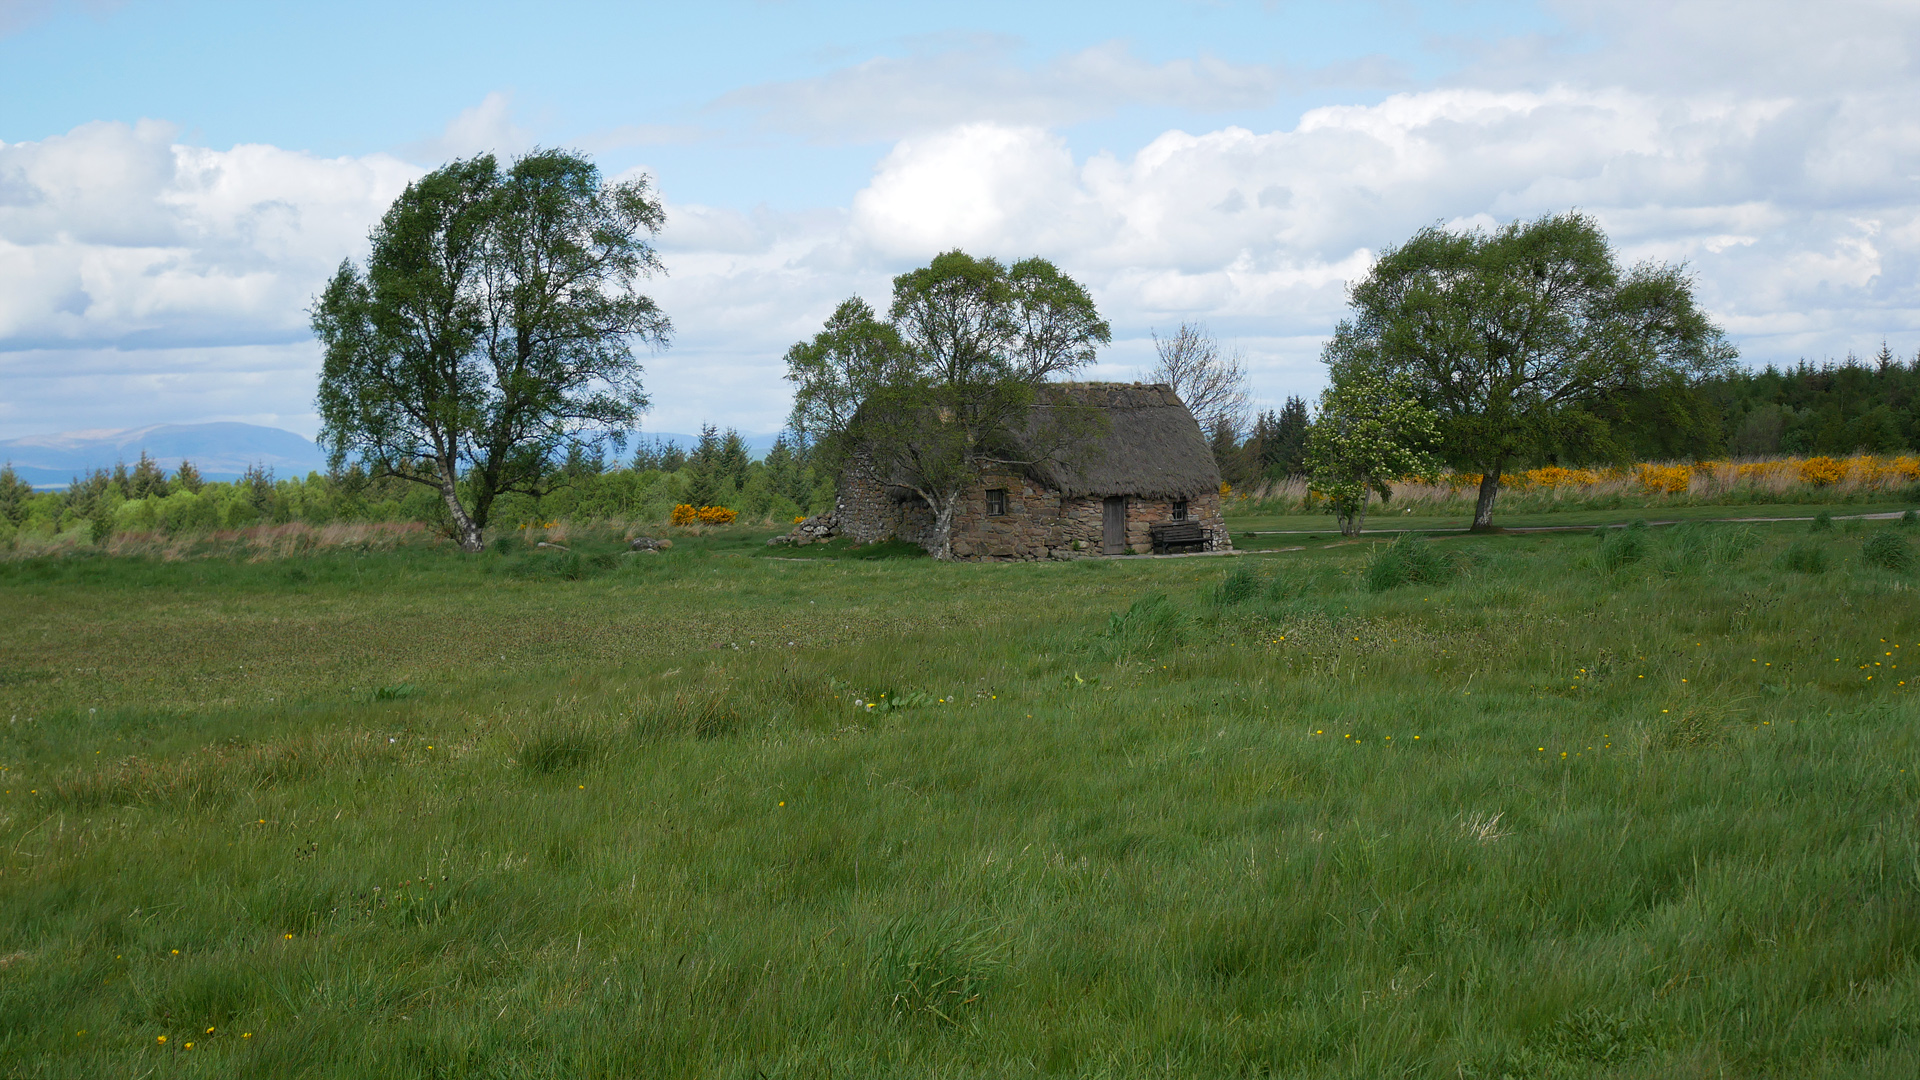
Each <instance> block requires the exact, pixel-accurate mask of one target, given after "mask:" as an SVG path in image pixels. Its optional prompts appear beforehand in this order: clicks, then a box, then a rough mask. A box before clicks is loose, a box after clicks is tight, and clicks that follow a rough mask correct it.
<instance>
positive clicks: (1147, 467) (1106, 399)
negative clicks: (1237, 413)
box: [1031, 383, 1220, 499]
mask: <svg viewBox="0 0 1920 1080" xmlns="http://www.w3.org/2000/svg"><path fill="white" fill-rule="evenodd" d="M1059 404H1071V405H1075V406H1081V407H1091V408H1095V409H1099V410H1100V415H1102V416H1104V417H1105V418H1106V423H1105V424H1104V425H1102V426H1104V427H1105V428H1106V431H1105V433H1104V434H1101V435H1098V436H1096V437H1092V438H1089V439H1086V440H1082V441H1080V442H1078V443H1076V444H1074V445H1070V446H1068V447H1066V448H1064V449H1063V450H1061V451H1059V452H1056V453H1055V454H1053V455H1051V456H1049V457H1048V458H1047V459H1045V460H1042V461H1041V462H1040V463H1039V464H1037V465H1035V466H1033V467H1032V468H1031V472H1032V473H1033V475H1034V479H1036V480H1039V481H1040V482H1041V483H1043V484H1045V485H1046V486H1047V487H1050V488H1053V489H1055V490H1057V491H1059V492H1060V493H1061V494H1063V495H1070V496H1075V497H1082V496H1089V495H1093V496H1107V495H1137V496H1139V497H1141V498H1146V499H1185V498H1191V497H1192V496H1195V495H1199V494H1202V493H1203V492H1208V491H1217V490H1219V488H1220V469H1219V466H1218V465H1216V464H1215V463H1214V460H1213V449H1212V448H1211V447H1209V446H1208V445H1207V440H1206V438H1205V437H1204V436H1203V435H1202V434H1201V433H1200V424H1199V422H1198V421H1196V420H1195V419H1194V418H1193V414H1192V413H1190V412H1188V411H1187V407H1186V405H1185V404H1183V403H1182V402H1181V401H1180V398H1179V397H1178V396H1177V395H1176V394H1174V392H1173V388H1172V387H1170V386H1167V385H1166V384H1164V383H1153V384H1146V383H1055V384H1052V385H1049V386H1047V387H1045V388H1044V389H1043V392H1042V396H1041V405H1040V406H1039V408H1048V407H1052V406H1057V405H1059Z"/></svg>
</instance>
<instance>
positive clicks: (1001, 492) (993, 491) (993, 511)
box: [987, 488, 1007, 517]
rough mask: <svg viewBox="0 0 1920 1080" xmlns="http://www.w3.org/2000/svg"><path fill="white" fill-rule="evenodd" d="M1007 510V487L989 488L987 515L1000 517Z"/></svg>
mask: <svg viewBox="0 0 1920 1080" xmlns="http://www.w3.org/2000/svg"><path fill="white" fill-rule="evenodd" d="M1006 512H1007V489H1006V488H988V489H987V516H988V517H999V516H1000V515H1002V514H1004V513H1006Z"/></svg>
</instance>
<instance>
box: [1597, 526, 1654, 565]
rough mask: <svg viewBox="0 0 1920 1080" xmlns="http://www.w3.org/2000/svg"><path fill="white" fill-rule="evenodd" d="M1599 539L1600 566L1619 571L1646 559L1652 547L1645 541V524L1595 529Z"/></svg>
mask: <svg viewBox="0 0 1920 1080" xmlns="http://www.w3.org/2000/svg"><path fill="white" fill-rule="evenodd" d="M1595 532H1596V534H1597V535H1598V536H1599V537H1600V554H1599V558H1600V566H1601V568H1602V569H1606V570H1619V569H1622V568H1624V567H1627V566H1631V565H1633V564H1634V563H1637V562H1639V561H1640V560H1642V559H1644V558H1646V557H1647V552H1648V549H1649V548H1650V547H1651V546H1652V545H1651V544H1650V543H1649V542H1648V540H1647V523H1646V522H1645V521H1635V522H1634V523H1633V524H1631V525H1628V526H1627V527H1626V528H1624V529H1597V530H1595Z"/></svg>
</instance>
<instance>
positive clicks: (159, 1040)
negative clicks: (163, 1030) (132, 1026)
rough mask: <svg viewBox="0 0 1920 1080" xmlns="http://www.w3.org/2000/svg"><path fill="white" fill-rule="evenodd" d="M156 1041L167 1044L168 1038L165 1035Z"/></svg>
mask: <svg viewBox="0 0 1920 1080" xmlns="http://www.w3.org/2000/svg"><path fill="white" fill-rule="evenodd" d="M155 1041H156V1042H166V1041H167V1037H166V1036H165V1035H162V1036H160V1037H159V1038H158V1039H156V1040H155Z"/></svg>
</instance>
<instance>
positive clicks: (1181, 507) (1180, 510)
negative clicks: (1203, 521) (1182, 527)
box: [1173, 499, 1187, 521]
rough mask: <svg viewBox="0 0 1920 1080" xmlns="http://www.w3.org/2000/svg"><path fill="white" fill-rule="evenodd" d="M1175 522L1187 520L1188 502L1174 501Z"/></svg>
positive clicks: (1183, 500)
mask: <svg viewBox="0 0 1920 1080" xmlns="http://www.w3.org/2000/svg"><path fill="white" fill-rule="evenodd" d="M1173 520H1175V521H1185V520H1187V500H1185V499H1175V500H1174V501H1173Z"/></svg>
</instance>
